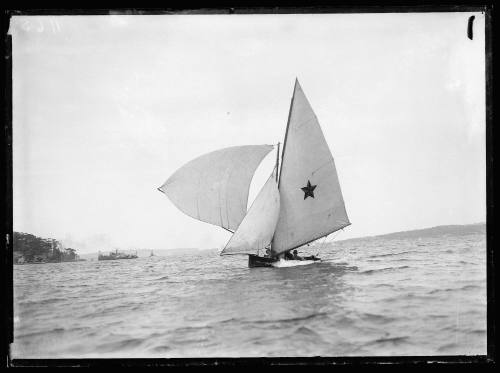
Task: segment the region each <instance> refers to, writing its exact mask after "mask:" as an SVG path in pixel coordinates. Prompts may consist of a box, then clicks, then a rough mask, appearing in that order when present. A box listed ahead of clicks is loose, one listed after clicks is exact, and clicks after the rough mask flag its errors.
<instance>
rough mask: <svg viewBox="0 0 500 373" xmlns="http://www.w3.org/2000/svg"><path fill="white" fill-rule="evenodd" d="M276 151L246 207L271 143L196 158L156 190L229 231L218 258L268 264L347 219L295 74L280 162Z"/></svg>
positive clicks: (321, 139) (322, 140)
mask: <svg viewBox="0 0 500 373" xmlns="http://www.w3.org/2000/svg"><path fill="white" fill-rule="evenodd" d="M279 148H280V144H279V143H278V144H277V153H276V165H275V167H274V170H273V171H272V173H271V175H270V176H269V178H268V179H267V181H266V183H265V184H264V186H263V187H262V189H261V190H260V192H259V193H258V195H257V197H256V198H255V200H254V201H253V203H252V205H251V206H250V208H249V209H248V211H247V203H248V191H249V188H250V182H251V180H252V177H253V174H254V173H255V170H256V169H257V167H258V165H259V164H260V163H261V161H262V160H263V159H264V157H265V156H266V155H267V154H268V153H269V152H270V151H271V150H272V149H273V146H272V145H245V146H234V147H229V148H224V149H220V150H217V151H214V152H211V153H208V154H205V155H202V156H200V157H198V158H196V159H194V160H192V161H191V162H188V163H187V164H185V165H184V166H183V167H181V168H180V169H179V170H177V171H176V172H175V173H174V174H173V175H172V176H171V177H170V178H169V179H168V180H167V181H166V182H165V183H164V184H163V185H162V186H161V187H159V188H158V189H159V190H160V191H161V192H163V193H165V194H166V195H167V197H168V198H169V199H170V200H171V201H172V202H173V203H174V205H175V206H176V207H177V208H178V209H180V210H181V211H182V212H184V213H185V214H187V215H189V216H191V217H193V218H195V219H198V220H201V221H204V222H207V223H210V224H214V225H217V226H219V227H222V228H223V229H225V230H227V231H229V232H231V233H232V236H231V238H230V239H229V241H228V242H227V244H226V246H225V247H224V249H223V250H222V252H221V255H237V254H240V255H241V254H242V255H248V258H249V259H248V264H249V267H268V266H274V265H275V264H276V263H277V262H278V261H280V260H282V259H283V258H284V256H285V254H289V253H290V252H291V251H292V250H295V249H297V248H299V247H301V246H303V245H307V244H309V243H311V242H313V241H315V240H317V239H319V238H322V237H325V236H328V235H329V234H331V233H333V232H336V231H338V230H340V229H343V228H345V227H347V226H348V225H350V224H351V223H350V221H349V218H348V216H347V212H346V209H345V204H344V199H343V197H342V192H341V190H340V183H339V179H338V176H337V171H336V168H335V162H334V160H333V156H332V154H331V152H330V149H329V147H328V144H327V143H326V140H325V137H324V135H323V132H322V131H321V127H320V125H319V122H318V119H317V118H316V115H315V114H314V111H313V110H312V108H311V105H310V104H309V102H308V100H307V98H306V96H305V94H304V92H303V90H302V88H301V86H300V84H299V82H298V80H297V79H296V80H295V87H294V90H293V95H292V100H291V104H290V111H289V114H288V123H287V127H286V132H285V140H284V144H283V151H282V154H281V167H280V165H279V158H280V157H279ZM278 169H279V172H278ZM264 250H265V252H266V253H267V254H266V255H263V256H262V255H260V253H261V251H264ZM287 256H288V255H287ZM303 259H310V260H316V259H318V258H316V257H314V256H313V257H310V258H303Z"/></svg>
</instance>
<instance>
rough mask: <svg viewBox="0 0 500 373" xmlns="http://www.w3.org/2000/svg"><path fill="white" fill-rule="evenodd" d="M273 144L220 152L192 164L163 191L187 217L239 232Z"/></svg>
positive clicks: (162, 189)
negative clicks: (252, 189) (256, 178)
mask: <svg viewBox="0 0 500 373" xmlns="http://www.w3.org/2000/svg"><path fill="white" fill-rule="evenodd" d="M272 149H273V146H272V145H244V146H234V147H229V148H224V149H220V150H216V151H214V152H211V153H208V154H205V155H202V156H200V157H198V158H196V159H194V160H192V161H191V162H188V163H187V164H185V165H184V166H183V167H181V168H180V169H179V170H177V171H176V172H175V173H174V174H173V175H172V176H171V177H170V178H169V179H168V180H167V181H166V182H165V183H164V184H163V185H162V186H161V187H160V188H158V189H159V190H160V191H162V192H163V193H165V194H166V195H167V196H168V198H169V199H170V200H171V201H172V202H173V203H174V205H175V206H177V208H178V209H179V210H181V211H182V212H184V213H185V214H187V215H189V216H191V217H193V218H195V219H198V220H201V221H204V222H207V223H210V224H214V225H218V226H220V227H222V228H225V229H227V230H233V231H234V230H236V229H237V228H238V226H239V225H240V223H241V221H242V220H243V218H244V217H245V214H246V212H247V203H248V191H249V189H250V182H251V181H252V177H253V174H254V172H255V170H256V168H257V166H258V165H259V164H260V162H261V161H262V159H263V158H264V157H265V156H266V155H267V154H268V153H269V152H270V151H271V150H272Z"/></svg>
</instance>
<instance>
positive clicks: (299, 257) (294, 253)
mask: <svg viewBox="0 0 500 373" xmlns="http://www.w3.org/2000/svg"><path fill="white" fill-rule="evenodd" d="M293 259H294V260H304V259H303V258H302V257H301V256H299V255H298V254H297V250H293Z"/></svg>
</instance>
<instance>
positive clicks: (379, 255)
mask: <svg viewBox="0 0 500 373" xmlns="http://www.w3.org/2000/svg"><path fill="white" fill-rule="evenodd" d="M417 252H419V251H416V250H408V251H401V252H399V253H388V254H377V255H369V256H368V258H385V257H388V256H398V255H404V254H409V253H417Z"/></svg>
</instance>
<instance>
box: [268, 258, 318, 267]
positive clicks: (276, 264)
mask: <svg viewBox="0 0 500 373" xmlns="http://www.w3.org/2000/svg"><path fill="white" fill-rule="evenodd" d="M320 262H321V261H320V260H316V261H315V260H283V259H280V260H278V261H277V262H274V263H273V267H276V268H283V267H296V266H305V265H308V264H313V263H320Z"/></svg>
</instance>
